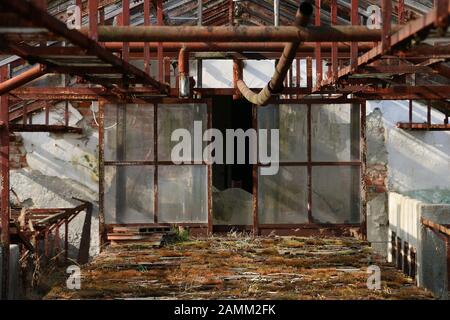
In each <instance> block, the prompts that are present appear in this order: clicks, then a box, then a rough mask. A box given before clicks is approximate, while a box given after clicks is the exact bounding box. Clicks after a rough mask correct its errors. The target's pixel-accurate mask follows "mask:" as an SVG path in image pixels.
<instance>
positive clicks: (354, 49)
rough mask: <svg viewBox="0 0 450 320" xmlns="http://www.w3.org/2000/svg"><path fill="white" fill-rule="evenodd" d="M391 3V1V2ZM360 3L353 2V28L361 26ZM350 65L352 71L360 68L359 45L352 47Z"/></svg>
mask: <svg viewBox="0 0 450 320" xmlns="http://www.w3.org/2000/svg"><path fill="white" fill-rule="evenodd" d="M389 1H390V0H389ZM358 9H359V1H358V0H352V9H351V22H352V25H353V26H357V25H359V20H358V19H359V14H358ZM350 65H351V67H352V70H356V68H357V67H358V43H357V42H352V43H351V45H350Z"/></svg>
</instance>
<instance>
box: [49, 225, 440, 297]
mask: <svg viewBox="0 0 450 320" xmlns="http://www.w3.org/2000/svg"><path fill="white" fill-rule="evenodd" d="M174 234H177V236H176V238H177V239H178V241H177V242H174V243H172V244H168V245H166V246H163V247H161V248H149V247H147V248H145V247H140V248H136V246H132V245H130V244H127V245H121V246H117V247H109V248H107V249H106V250H105V251H104V252H102V254H101V255H100V256H98V257H97V258H96V259H95V260H94V261H93V263H91V264H90V265H88V266H86V267H85V268H82V288H81V290H76V291H70V290H67V289H66V288H65V283H63V282H62V283H61V284H60V285H59V286H56V287H54V288H53V289H52V291H51V292H50V293H49V294H48V295H47V297H46V298H48V299H54V298H58V299H69V298H75V299H116V298H119V299H120V298H139V297H141V298H142V297H147V298H148V297H153V298H162V299H173V298H179V299H430V298H432V296H431V294H429V293H428V292H426V291H424V290H422V289H420V288H417V287H416V286H414V282H413V280H412V279H410V278H407V277H405V276H404V275H403V274H402V273H401V272H400V271H398V270H396V269H395V268H394V267H393V266H392V265H390V264H388V263H385V262H384V259H383V258H381V257H379V256H377V255H375V254H374V253H372V251H371V250H370V248H369V247H368V245H367V243H364V242H361V241H357V240H355V239H352V238H334V239H323V238H300V237H276V236H272V237H266V238H253V237H251V236H249V235H247V234H239V233H230V234H228V235H227V236H222V237H218V236H214V237H210V238H204V239H196V238H192V237H189V234H188V232H187V230H183V229H181V230H178V231H176V230H174ZM370 264H376V265H378V266H379V267H380V268H381V270H382V274H381V276H382V279H381V280H382V285H381V290H369V289H368V288H367V285H366V281H367V277H368V275H367V267H368V266H369V265H370Z"/></svg>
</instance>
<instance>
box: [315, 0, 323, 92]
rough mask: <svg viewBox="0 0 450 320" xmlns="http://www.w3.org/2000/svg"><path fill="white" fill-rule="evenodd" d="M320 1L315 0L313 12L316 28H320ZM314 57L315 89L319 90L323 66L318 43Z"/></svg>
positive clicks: (318, 43)
mask: <svg viewBox="0 0 450 320" xmlns="http://www.w3.org/2000/svg"><path fill="white" fill-rule="evenodd" d="M321 2H322V1H321V0H316V12H315V25H316V27H320V6H321ZM315 57H316V87H317V88H319V87H320V85H321V84H322V79H323V65H322V50H321V45H320V42H317V43H316V49H315Z"/></svg>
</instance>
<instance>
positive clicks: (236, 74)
mask: <svg viewBox="0 0 450 320" xmlns="http://www.w3.org/2000/svg"><path fill="white" fill-rule="evenodd" d="M242 64H243V62H242V61H241V60H238V59H234V60H233V87H234V89H235V94H234V95H233V99H234V100H237V99H241V98H242V95H241V92H240V91H239V89H238V87H237V82H238V81H239V80H240V79H243V72H244V70H243V66H242Z"/></svg>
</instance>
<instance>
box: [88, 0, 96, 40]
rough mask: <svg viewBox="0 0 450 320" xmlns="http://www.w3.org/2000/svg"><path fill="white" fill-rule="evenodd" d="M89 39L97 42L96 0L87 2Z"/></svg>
mask: <svg viewBox="0 0 450 320" xmlns="http://www.w3.org/2000/svg"><path fill="white" fill-rule="evenodd" d="M88 9H89V38H91V39H93V40H98V0H88Z"/></svg>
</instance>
